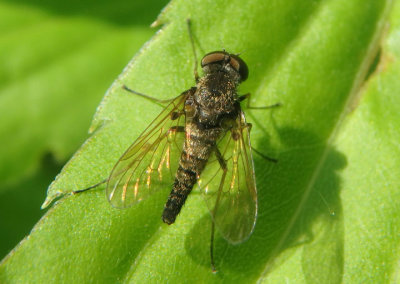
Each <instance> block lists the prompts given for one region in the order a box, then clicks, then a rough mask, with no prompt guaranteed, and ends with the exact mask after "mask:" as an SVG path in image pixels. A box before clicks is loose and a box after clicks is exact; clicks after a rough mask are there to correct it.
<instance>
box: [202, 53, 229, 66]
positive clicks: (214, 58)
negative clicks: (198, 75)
mask: <svg viewBox="0 0 400 284" xmlns="http://www.w3.org/2000/svg"><path fill="white" fill-rule="evenodd" d="M227 56H229V55H228V54H227V53H224V52H221V51H214V52H210V53H208V54H206V55H205V56H204V57H203V59H202V60H201V67H204V66H206V65H208V64H212V63H218V62H222V61H224V60H225V59H226V58H227Z"/></svg>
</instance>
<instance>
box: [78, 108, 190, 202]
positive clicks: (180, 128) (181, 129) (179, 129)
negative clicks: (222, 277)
mask: <svg viewBox="0 0 400 284" xmlns="http://www.w3.org/2000/svg"><path fill="white" fill-rule="evenodd" d="M182 114H183V112H172V113H171V119H172V120H175V119H177V118H178V117H180V116H181V115H182ZM171 132H185V127H184V126H173V127H171V128H170V129H168V130H167V131H166V132H165V137H167V136H168V134H169V133H171ZM107 181H108V178H107V179H104V180H102V181H101V182H99V183H96V184H95V185H92V186H89V187H87V188H84V189H79V190H75V191H72V194H77V193H81V192H85V191H88V190H90V189H93V188H96V187H98V186H100V185H102V184H105V183H106V182H107Z"/></svg>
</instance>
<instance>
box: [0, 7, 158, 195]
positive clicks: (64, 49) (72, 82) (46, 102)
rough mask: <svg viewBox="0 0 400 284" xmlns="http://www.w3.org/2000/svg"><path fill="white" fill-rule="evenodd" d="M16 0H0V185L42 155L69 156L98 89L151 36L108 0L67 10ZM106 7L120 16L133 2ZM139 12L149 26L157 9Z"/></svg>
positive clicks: (25, 172)
mask: <svg viewBox="0 0 400 284" xmlns="http://www.w3.org/2000/svg"><path fill="white" fill-rule="evenodd" d="M23 2H24V1H11V2H6V1H5V2H2V3H1V4H0V19H1V20H0V31H1V36H0V84H1V87H0V113H1V117H2V121H3V122H6V123H2V124H0V138H1V141H2V147H1V148H0V185H1V186H2V187H1V188H0V191H1V190H2V189H3V188H5V185H10V184H15V183H16V182H18V181H19V179H21V178H24V177H27V176H29V175H31V174H33V173H35V171H36V170H37V169H38V167H39V166H40V161H41V158H42V157H43V155H44V154H46V153H52V154H53V155H54V156H55V157H56V159H57V160H58V161H63V162H64V161H65V160H66V159H67V158H69V157H70V156H71V154H72V153H73V152H74V151H75V150H76V149H77V148H78V147H79V145H80V144H81V143H82V142H83V141H84V140H85V139H86V138H87V128H88V125H89V124H90V121H91V119H92V116H93V109H95V107H96V105H97V104H98V102H99V101H100V99H101V96H102V95H103V93H104V90H105V89H106V88H107V87H108V86H109V85H110V84H111V83H112V80H113V78H115V76H116V75H117V74H118V73H119V72H121V69H122V68H123V66H124V65H125V64H126V62H127V61H128V60H129V59H130V58H131V57H132V53H133V52H134V51H136V50H138V49H139V47H140V46H141V45H142V44H143V43H144V42H145V40H146V39H148V37H149V36H150V35H151V34H152V31H151V30H150V29H149V28H148V27H146V26H143V21H142V22H139V23H140V24H138V23H137V20H138V19H137V18H135V17H131V16H129V17H128V15H125V14H121V13H116V11H113V10H112V9H110V7H109V6H111V5H110V4H107V2H108V1H101V2H97V3H96V2H94V1H93V2H94V3H93V4H90V3H86V5H87V6H86V7H85V8H84V9H83V8H82V7H79V5H74V3H75V4H78V3H79V1H73V2H69V4H68V7H69V8H67V7H64V6H63V4H57V3H52V2H53V1H48V2H49V3H46V2H44V1H29V3H28V4H24V3H23ZM56 2H59V1H56ZM102 2H103V3H102ZM114 5H117V6H115V7H119V8H120V9H124V13H128V14H129V13H132V14H133V13H135V12H136V13H137V12H138V9H140V6H141V5H132V3H131V1H123V0H119V1H118V2H116V3H114ZM128 5H129V6H130V7H129V8H128V9H126V8H127V7H128ZM107 7H108V10H107ZM94 10H96V11H97V13H93V11H94ZM143 10H144V9H143ZM88 11H90V12H88ZM147 11H148V12H144V13H139V14H140V15H141V16H140V18H142V19H143V18H145V16H146V15H149V14H151V11H152V14H153V16H150V17H149V16H147V25H149V24H150V23H151V21H152V17H154V16H155V15H156V13H157V10H156V12H154V9H150V10H149V9H148V7H147ZM60 14H61V15H60ZM62 15H64V16H62ZM130 19H133V21H132V20H130ZM135 23H136V24H135Z"/></svg>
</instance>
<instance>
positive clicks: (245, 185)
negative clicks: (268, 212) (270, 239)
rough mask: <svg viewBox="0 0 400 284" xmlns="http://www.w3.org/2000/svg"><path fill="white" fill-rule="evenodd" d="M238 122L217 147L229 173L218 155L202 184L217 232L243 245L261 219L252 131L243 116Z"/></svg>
mask: <svg viewBox="0 0 400 284" xmlns="http://www.w3.org/2000/svg"><path fill="white" fill-rule="evenodd" d="M235 122H236V123H235V126H234V127H233V128H232V130H231V131H228V132H227V133H226V134H225V136H224V137H223V138H222V139H221V141H220V142H219V143H218V144H217V147H218V150H219V152H220V153H221V156H222V157H223V158H224V160H225V162H226V171H224V169H223V166H221V163H220V161H219V159H218V154H217V153H214V154H213V156H212V157H210V160H209V162H208V164H207V166H206V168H205V170H204V172H203V173H202V175H201V177H200V179H199V181H198V184H199V186H200V189H201V192H202V193H203V194H204V198H205V201H206V203H207V206H208V208H209V210H210V212H211V215H212V217H213V221H214V222H215V225H216V227H217V229H218V230H219V231H220V233H221V234H222V235H223V237H224V238H225V239H226V240H227V241H229V242H230V243H232V244H238V243H241V242H243V241H245V240H246V239H247V238H248V237H249V236H250V235H251V233H252V232H253V229H254V225H255V222H256V218H257V190H256V182H255V175H254V165H253V158H252V154H251V145H250V135H249V131H250V129H249V126H248V125H247V124H246V120H245V116H244V113H243V112H241V113H240V115H239V117H238V118H237V119H236V121H235ZM224 172H225V173H224Z"/></svg>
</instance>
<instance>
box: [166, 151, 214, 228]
mask: <svg viewBox="0 0 400 284" xmlns="http://www.w3.org/2000/svg"><path fill="white" fill-rule="evenodd" d="M185 148H186V147H185ZM196 150H200V151H201V154H200V153H199V156H201V157H199V156H198V155H193V154H188V153H187V152H186V150H183V152H182V155H181V159H180V161H179V168H178V170H177V172H176V177H175V181H174V185H173V187H172V190H171V193H170V195H169V197H168V200H167V203H166V204H165V207H164V212H163V214H162V219H163V221H164V223H167V224H168V225H170V224H172V223H174V222H175V219H176V216H178V214H179V212H180V211H181V209H182V206H183V204H185V201H186V198H187V197H188V195H189V193H190V192H191V191H192V189H193V186H194V185H195V183H196V182H197V177H198V176H199V175H200V174H201V172H202V171H203V169H204V167H205V165H206V163H207V160H208V156H209V152H210V146H209V145H207V146H206V145H202V146H200V145H197V149H196ZM196 150H195V151H194V152H197V151H196ZM190 152H193V151H190Z"/></svg>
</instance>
